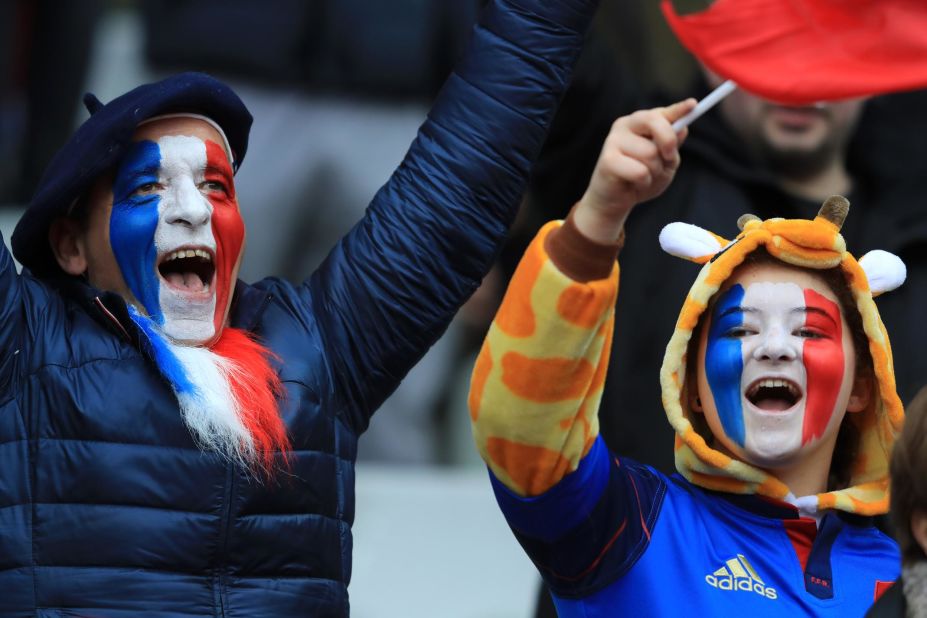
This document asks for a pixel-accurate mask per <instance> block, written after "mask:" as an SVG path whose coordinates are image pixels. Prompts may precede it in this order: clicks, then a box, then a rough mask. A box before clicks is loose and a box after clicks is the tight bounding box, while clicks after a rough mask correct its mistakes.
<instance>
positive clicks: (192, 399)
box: [0, 0, 596, 618]
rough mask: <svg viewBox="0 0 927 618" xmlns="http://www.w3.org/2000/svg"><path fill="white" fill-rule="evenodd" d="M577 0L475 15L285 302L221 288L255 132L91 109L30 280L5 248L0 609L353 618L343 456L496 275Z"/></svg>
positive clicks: (191, 107) (159, 106)
mask: <svg viewBox="0 0 927 618" xmlns="http://www.w3.org/2000/svg"><path fill="white" fill-rule="evenodd" d="M595 5H596V1H595V0H566V1H564V2H557V3H545V2H540V1H535V0H528V1H526V2H521V3H518V4H517V6H516V5H513V4H511V3H503V2H490V3H488V6H487V7H486V9H485V11H484V13H483V15H482V18H481V21H480V23H479V24H478V26H477V28H476V29H475V31H474V35H473V40H472V42H471V46H470V49H469V51H468V53H467V55H466V56H465V57H464V58H463V59H462V61H461V64H460V65H459V68H458V69H457V70H456V71H455V73H454V74H453V75H452V76H451V77H450V78H449V80H448V82H447V84H446V86H445V88H444V90H443V91H442V93H441V95H440V96H439V97H438V99H437V101H436V102H435V105H434V108H433V110H432V112H431V115H430V119H429V120H428V121H427V122H426V123H425V124H424V125H423V126H422V128H421V131H420V134H419V136H418V138H417V139H416V140H415V141H414V142H413V144H412V146H411V148H410V151H409V153H408V155H407V157H406V159H405V160H404V162H403V163H402V164H401V166H400V167H399V168H398V170H397V171H396V172H395V174H394V175H393V176H392V178H391V179H390V180H389V182H388V183H387V184H386V185H385V186H384V187H383V189H382V190H381V191H380V192H379V193H378V194H377V196H376V197H375V198H374V201H373V203H372V204H371V206H370V208H369V210H368V213H367V215H366V216H365V218H364V219H363V220H362V221H361V222H359V223H358V225H357V226H356V227H355V228H354V229H353V230H352V231H351V232H350V233H349V234H348V235H347V236H346V237H345V238H344V239H342V240H341V241H340V242H339V243H338V244H337V245H336V246H335V247H334V249H333V250H332V252H331V254H330V255H329V257H328V259H327V260H326V262H325V263H324V264H323V265H322V266H321V267H320V269H319V270H318V271H317V272H316V273H315V274H314V275H313V276H312V277H311V278H310V279H309V280H307V281H305V282H304V283H302V284H301V285H292V284H290V283H288V282H285V281H280V280H276V279H265V280H263V281H260V282H258V283H256V284H246V283H243V282H241V281H237V278H236V273H237V271H238V267H239V264H240V263H241V260H242V255H243V250H244V245H245V225H244V222H243V221H242V218H241V215H240V213H239V209H238V203H237V201H236V193H235V183H234V173H235V171H236V170H237V169H238V167H239V165H241V164H242V161H243V159H244V157H245V153H246V150H247V143H248V131H249V128H250V124H251V116H250V114H249V113H248V111H247V109H246V108H245V106H244V104H243V103H242V101H241V100H240V99H239V98H238V97H237V96H236V95H235V94H234V93H233V92H232V91H231V90H230V89H229V88H228V87H227V86H225V85H224V84H222V83H221V82H219V81H217V80H215V79H213V78H211V77H209V76H206V75H203V74H198V73H184V74H181V75H176V76H173V77H170V78H168V79H165V80H163V81H161V82H158V83H154V84H147V85H143V86H140V87H138V88H136V89H135V90H132V91H130V92H128V93H126V94H124V95H122V96H120V97H118V98H116V99H114V100H113V101H110V102H109V103H107V104H105V105H103V104H102V103H100V102H99V101H98V100H96V99H95V98H94V97H92V96H88V97H86V98H85V103H86V104H87V107H88V109H89V111H90V112H91V116H90V118H89V119H88V120H87V121H86V122H85V123H84V124H83V125H82V126H81V127H80V128H79V129H78V130H77V132H76V133H75V135H74V136H73V138H72V139H71V140H70V141H69V142H68V143H67V144H65V146H64V147H63V148H62V150H61V151H60V152H59V153H58V155H57V156H56V157H55V159H54V160H53V161H52V163H51V164H50V165H49V168H48V170H47V171H46V174H45V176H44V177H43V179H42V182H41V183H40V186H39V188H38V190H37V191H36V193H35V196H34V198H33V200H32V202H31V204H30V206H29V208H28V210H27V211H26V213H25V214H24V216H23V218H22V220H21V221H20V222H19V224H18V226H17V228H16V231H15V232H14V234H13V238H12V245H13V252H14V255H15V256H16V257H17V259H18V260H19V261H20V262H21V263H22V265H23V267H24V269H23V271H22V274H17V272H16V269H15V267H14V263H13V260H12V257H11V256H10V254H9V253H8V252H7V251H6V250H0V292H2V298H0V308H2V315H0V351H2V362H0V384H2V385H3V394H4V397H3V398H2V402H3V403H2V404H0V407H2V409H0V470H2V472H0V530H2V531H3V533H2V534H0V591H2V593H0V614H2V615H4V616H7V615H10V616H12V615H33V614H35V613H36V612H38V613H40V614H42V615H56V616H57V615H61V616H64V615H88V616H109V617H112V618H115V617H119V616H124V617H129V616H137V615H140V614H145V615H152V616H165V617H166V616H179V615H183V616H215V615H219V614H221V615H231V614H235V615H242V616H273V617H281V616H295V615H300V616H306V615H310V616H346V615H348V613H349V603H348V594H347V584H348V581H349V580H350V575H351V544H352V539H351V524H352V522H353V518H354V497H353V484H354V460H355V457H356V449H357V440H358V437H359V435H360V434H361V433H362V432H363V431H364V430H365V429H366V427H367V424H368V422H369V419H370V416H371V414H372V413H373V412H374V411H375V410H376V408H377V407H378V405H379V404H380V403H381V402H382V401H383V400H384V399H385V398H386V397H387V396H388V395H389V394H390V392H391V391H392V390H393V389H394V388H395V387H396V385H397V384H398V382H399V381H400V380H401V378H402V377H403V375H404V374H405V373H406V372H407V371H408V369H409V368H410V367H411V366H412V365H413V364H414V363H415V362H416V361H417V360H418V359H419V358H420V357H421V355H422V354H423V353H424V352H425V350H426V349H427V348H428V346H429V345H430V344H431V343H432V342H434V341H435V340H436V339H437V337H438V336H439V335H440V334H441V333H442V331H443V330H444V328H445V327H446V326H447V324H448V322H449V320H450V319H451V317H452V316H453V314H454V312H455V311H456V310H457V308H458V307H459V306H460V305H461V304H462V303H463V302H464V300H465V299H466V298H467V297H468V296H469V295H470V293H471V292H472V291H473V290H474V289H475V288H476V287H477V286H478V285H479V283H480V280H481V278H482V277H483V275H484V274H485V272H486V271H487V270H488V268H489V266H490V264H491V263H492V261H493V258H494V256H495V254H496V252H497V250H498V247H499V244H500V243H501V242H502V240H503V237H504V235H505V232H506V229H507V227H508V225H509V224H510V223H511V221H512V219H513V217H514V214H515V210H516V208H517V206H518V204H519V202H520V197H521V192H522V190H523V188H524V185H525V182H526V178H527V173H528V169H529V167H530V164H531V162H532V161H533V159H534V158H535V157H536V155H537V152H538V149H539V147H540V144H541V142H542V140H543V136H544V133H545V130H546V126H547V125H548V123H549V121H550V118H551V116H552V114H553V111H554V108H555V107H556V104H557V102H558V100H559V97H560V95H561V94H562V91H563V89H564V87H565V84H567V83H568V81H569V75H570V71H571V68H572V66H573V63H574V60H575V57H576V55H577V54H578V50H579V48H580V46H581V43H582V40H583V36H584V31H585V29H586V27H587V25H588V22H589V20H590V18H591V15H592V13H593V11H594V9H595ZM512 84H518V86H517V87H514V86H512ZM523 84H532V87H531V88H530V89H528V88H525V87H524V86H523ZM410 593H412V594H414V589H412V590H410Z"/></svg>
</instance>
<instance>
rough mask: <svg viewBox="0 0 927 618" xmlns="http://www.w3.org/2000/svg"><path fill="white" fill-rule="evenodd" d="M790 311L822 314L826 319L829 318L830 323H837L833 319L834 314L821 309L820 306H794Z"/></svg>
mask: <svg viewBox="0 0 927 618" xmlns="http://www.w3.org/2000/svg"><path fill="white" fill-rule="evenodd" d="M790 313H805V314H807V313H813V314H815V315H822V316H824V317H825V318H827V319H828V320H830V322H831V323H833V324H835V325H836V324H837V322H836V321H835V320H834V316H832V315H831V314H830V313H829V312H827V311H825V310H824V309H821V308H820V307H796V308H795V309H792V311H791V312H790Z"/></svg>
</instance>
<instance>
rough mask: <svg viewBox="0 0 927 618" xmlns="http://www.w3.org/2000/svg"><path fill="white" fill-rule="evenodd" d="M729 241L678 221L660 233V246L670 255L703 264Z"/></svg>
mask: <svg viewBox="0 0 927 618" xmlns="http://www.w3.org/2000/svg"><path fill="white" fill-rule="evenodd" d="M728 242H729V241H727V240H725V239H724V238H721V237H720V236H718V235H716V234H712V233H711V232H709V231H708V230H706V229H703V228H700V227H698V226H697V225H691V224H689V223H681V222H679V221H677V222H675V223H670V224H669V225H667V226H666V227H664V228H663V229H662V230H661V231H660V246H661V247H662V248H663V250H664V251H666V252H667V253H669V254H670V255H675V256H676V257H680V258H683V259H685V260H689V261H692V262H696V263H698V264H704V263H705V262H707V261H708V260H710V259H711V257H712V256H713V255H714V254H716V253H717V252H718V251H721V249H723V248H724V246H725V245H727V244H728Z"/></svg>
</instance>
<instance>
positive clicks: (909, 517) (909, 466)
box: [866, 387, 927, 618]
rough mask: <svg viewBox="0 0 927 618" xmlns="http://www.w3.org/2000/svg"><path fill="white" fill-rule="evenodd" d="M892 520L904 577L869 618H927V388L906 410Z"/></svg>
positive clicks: (895, 456)
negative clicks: (926, 617)
mask: <svg viewBox="0 0 927 618" xmlns="http://www.w3.org/2000/svg"><path fill="white" fill-rule="evenodd" d="M890 473H891V504H890V506H891V510H890V514H891V518H892V523H893V524H894V527H895V538H896V539H897V540H898V545H899V547H900V549H901V577H900V578H898V581H897V582H895V583H894V584H893V585H892V586H891V587H888V582H886V588H887V589H886V590H885V592H883V594H882V595H881V596H880V597H879V599H878V600H877V601H876V603H875V604H874V605H873V606H872V608H871V609H870V610H869V612H868V613H867V614H866V618H895V617H897V618H905V617H907V618H924V617H925V616H927V387H924V388H922V389H921V390H920V391H918V393H917V395H916V396H915V397H914V399H913V400H912V401H911V403H909V404H908V406H907V408H906V409H905V421H904V427H903V428H902V430H901V434H900V435H899V436H898V440H897V441H896V442H895V448H894V450H893V451H892V461H891V467H890Z"/></svg>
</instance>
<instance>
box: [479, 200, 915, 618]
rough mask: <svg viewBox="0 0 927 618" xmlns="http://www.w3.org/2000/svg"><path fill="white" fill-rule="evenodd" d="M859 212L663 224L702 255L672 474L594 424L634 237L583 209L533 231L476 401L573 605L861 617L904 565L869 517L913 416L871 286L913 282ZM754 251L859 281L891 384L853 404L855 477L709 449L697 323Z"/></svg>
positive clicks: (677, 389)
mask: <svg viewBox="0 0 927 618" xmlns="http://www.w3.org/2000/svg"><path fill="white" fill-rule="evenodd" d="M847 210H848V204H847V203H846V201H845V200H843V199H842V198H832V199H831V200H828V202H826V203H825V205H824V206H823V207H822V209H821V212H820V213H819V215H818V216H817V217H816V218H815V219H814V220H811V221H808V220H783V219H770V220H767V221H760V220H759V219H757V218H756V217H751V216H745V217H741V220H740V221H738V226H739V227H740V233H739V234H738V235H737V236H736V237H735V238H734V240H733V241H729V240H727V239H725V238H723V237H721V236H718V235H717V234H714V233H712V232H709V231H707V230H702V229H700V228H696V227H694V226H690V225H686V224H681V223H675V224H671V225H669V226H667V227H666V228H665V229H664V231H663V233H662V234H661V239H660V240H661V244H662V245H663V247H664V249H665V250H667V251H668V252H670V253H672V254H674V255H678V256H680V257H684V258H686V259H689V260H691V261H694V262H697V263H700V264H703V266H702V270H701V271H700V273H699V275H698V277H697V279H696V281H695V283H694V284H693V286H692V289H691V290H690V292H689V294H688V295H687V297H686V300H685V303H684V305H683V308H682V311H681V313H680V317H679V320H678V321H677V325H676V330H675V332H674V334H673V337H672V339H671V340H670V343H669V345H668V346H667V351H666V356H665V360H664V364H663V368H662V370H661V376H660V380H661V385H662V390H663V405H664V408H665V409H666V413H667V417H668V419H669V421H670V423H671V424H672V426H673V427H674V429H675V430H676V439H675V444H674V445H672V446H671V445H669V444H668V445H667V448H674V451H675V458H676V465H677V470H678V473H677V474H674V475H672V476H665V475H663V474H661V473H659V472H657V471H656V470H654V469H652V468H650V467H648V466H644V465H641V464H638V463H636V462H634V461H632V460H630V459H628V458H622V457H621V456H620V453H619V454H617V455H616V454H613V453H611V452H610V451H609V450H608V448H607V447H606V446H605V444H604V442H603V441H602V439H601V438H600V437H599V436H598V407H599V401H600V397H601V392H602V386H603V382H604V378H605V374H606V369H607V365H608V362H609V351H610V343H611V338H612V333H613V329H614V328H615V325H614V324H613V319H614V309H613V308H614V303H615V301H616V297H617V292H618V278H619V266H618V264H617V263H616V261H615V257H616V255H617V253H618V251H619V249H620V243H619V244H616V245H615V246H603V245H598V244H595V243H592V242H591V241H589V240H588V239H586V238H585V237H583V236H582V234H581V233H580V232H579V231H578V230H577V229H576V228H575V226H574V225H573V224H572V220H571V218H569V217H568V218H567V220H566V221H565V222H563V223H561V222H551V223H549V224H547V225H546V226H545V227H544V228H543V229H542V230H541V231H540V233H539V234H538V236H537V238H536V239H535V240H534V242H533V243H532V244H531V245H530V247H529V248H528V250H527V251H526V253H525V256H524V257H523V259H522V262H521V264H520V266H519V268H518V270H517V272H516V273H515V276H514V277H513V279H512V281H511V283H510V285H509V289H508V291H507V293H506V296H505V299H504V300H503V303H502V306H501V307H500V309H499V311H498V314H497V315H496V318H495V320H494V322H493V324H492V326H491V328H490V330H489V333H488V334H487V337H486V341H485V342H484V345H483V348H482V350H481V352H480V355H479V357H478V359H477V361H476V365H475V368H474V372H473V379H472V382H471V391H470V400H469V405H470V413H471V420H472V423H473V432H474V439H475V441H476V444H477V448H478V450H479V451H480V453H481V455H482V457H483V459H484V460H485V461H486V463H487V465H488V467H489V472H490V479H491V483H492V486H493V489H494V491H495V494H496V498H497V500H498V502H499V505H500V507H501V509H502V511H503V513H504V514H505V516H506V518H507V520H508V522H509V524H510V526H511V528H512V530H513V532H514V533H515V535H516V537H517V539H518V540H519V542H520V543H521V544H522V546H523V547H524V548H525V550H526V552H527V553H528V555H529V556H530V557H531V559H532V560H533V561H534V563H535V565H536V566H537V568H538V570H539V571H540V573H541V575H542V576H543V577H544V579H545V582H546V583H547V585H548V587H549V589H550V591H551V593H552V595H553V598H554V602H555V604H556V605H557V609H558V612H559V615H560V616H565V617H570V616H583V617H596V616H613V615H616V613H620V614H621V615H624V614H627V615H634V616H664V615H665V616H675V615H680V614H681V613H682V612H687V613H696V614H697V613H701V614H702V615H711V616H716V615H733V614H734V613H735V612H736V613H737V614H747V615H756V616H793V615H809V614H813V615H825V616H827V615H832V616H847V615H860V616H861V615H863V613H864V612H865V611H866V609H867V608H868V607H869V605H871V603H872V602H873V600H874V599H875V598H877V597H878V595H879V594H881V592H883V591H884V590H885V589H887V587H888V586H889V585H890V584H891V582H893V581H894V580H895V579H896V578H897V576H898V573H899V555H898V550H897V547H896V545H895V543H894V542H893V541H892V540H891V539H890V538H889V537H887V536H886V535H885V534H883V533H882V532H880V531H879V530H878V529H877V528H876V527H875V526H874V525H873V522H872V516H874V515H878V514H882V513H885V511H886V510H887V507H888V496H887V491H888V466H887V461H888V458H887V457H888V454H889V451H890V448H891V444H892V443H893V441H894V437H895V435H896V434H897V431H898V430H899V429H900V425H901V422H902V418H903V412H902V407H901V404H900V401H899V400H898V396H897V394H896V392H895V385H894V376H893V371H892V364H891V349H890V346H889V342H888V338H887V335H886V333H885V329H884V327H883V326H882V323H881V320H880V319H879V316H878V311H877V310H876V307H875V304H874V302H873V296H874V295H877V294H878V293H881V292H883V291H888V290H890V289H893V288H894V287H897V286H898V285H900V283H901V281H903V278H904V266H903V264H901V262H900V260H898V259H897V258H896V257H895V256H892V255H891V254H885V253H884V252H873V253H872V254H869V255H867V256H864V257H863V258H862V259H861V260H860V261H857V260H856V259H855V258H853V256H851V255H850V254H849V253H848V252H847V251H846V247H845V244H844V241H843V238H842V237H841V236H840V233H839V230H840V226H841V225H842V222H843V220H844V218H845V217H846V215H847ZM757 248H763V249H765V250H766V251H767V252H768V253H769V254H770V255H771V256H773V258H776V259H779V260H781V261H783V262H785V263H788V264H792V265H794V266H799V267H802V268H809V269H826V268H839V269H841V270H842V272H843V274H844V276H845V277H846V279H847V281H848V283H849V288H850V290H851V293H852V296H853V299H854V301H855V303H856V307H855V309H856V310H857V311H858V312H859V314H860V317H861V321H862V328H863V330H864V332H865V335H866V337H867V338H868V341H869V354H870V356H871V357H872V361H873V362H872V364H873V373H874V376H875V380H874V382H875V386H876V388H875V389H874V390H875V392H874V393H873V394H872V397H871V403H870V405H869V406H868V407H867V409H866V410H864V411H863V412H861V413H856V414H847V415H846V417H845V419H844V421H843V422H844V423H853V424H854V428H855V429H856V430H857V432H856V433H857V434H858V436H859V440H858V445H857V447H856V448H855V449H854V451H853V457H851V458H850V460H849V461H850V463H849V470H847V471H845V472H846V476H847V477H848V478H849V482H848V483H847V484H846V486H845V487H837V488H834V490H833V491H828V492H826V493H822V494H818V495H812V496H801V497H796V496H794V495H792V493H791V492H790V491H789V488H788V487H787V486H786V485H785V484H784V483H783V482H782V481H780V480H779V479H777V478H776V477H775V476H774V475H773V474H770V473H769V472H766V471H764V470H761V469H759V468H757V467H754V466H752V465H750V464H748V463H746V462H744V461H739V460H737V459H735V458H732V457H730V456H728V455H726V454H724V453H722V452H721V451H719V450H716V449H715V448H713V446H712V445H713V443H714V440H713V436H712V435H711V433H710V430H708V429H707V428H705V426H704V423H700V422H699V419H697V418H696V416H695V415H694V414H693V412H692V410H690V409H689V406H688V404H687V397H686V395H685V385H684V384H685V379H684V376H686V365H685V363H686V350H687V348H688V346H689V341H690V339H691V338H692V333H693V330H695V329H696V327H697V325H698V323H699V320H700V317H701V316H702V314H703V312H705V310H706V308H707V307H708V306H709V303H710V301H711V299H712V297H713V296H714V295H715V293H716V292H717V291H718V290H719V289H720V288H721V286H722V285H723V283H724V282H725V281H726V280H727V279H728V278H729V277H730V276H731V274H732V273H733V271H734V270H735V269H736V268H737V266H738V265H740V264H741V263H742V262H743V261H744V259H745V257H746V256H747V255H748V254H750V253H752V252H753V251H755V250H756V249H757ZM654 276H659V275H658V273H655V274H654ZM638 302H646V299H641V300H640V301H638ZM617 328H634V325H633V324H619V325H617ZM616 362H633V359H616ZM654 378H655V379H656V376H655V377H654ZM635 403H636V402H633V401H628V402H625V405H626V406H627V409H624V410H621V411H620V413H623V414H633V413H634V408H635ZM603 412H604V413H614V411H610V410H605V411H603ZM683 591H684V593H682V594H680V592H683Z"/></svg>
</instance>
